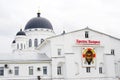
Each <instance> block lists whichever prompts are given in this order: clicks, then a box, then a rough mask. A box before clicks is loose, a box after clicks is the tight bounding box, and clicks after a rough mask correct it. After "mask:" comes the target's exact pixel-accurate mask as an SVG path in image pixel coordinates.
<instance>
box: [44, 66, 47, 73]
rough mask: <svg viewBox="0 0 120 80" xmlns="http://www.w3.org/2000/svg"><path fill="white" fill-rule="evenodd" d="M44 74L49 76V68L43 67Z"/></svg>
mask: <svg viewBox="0 0 120 80" xmlns="http://www.w3.org/2000/svg"><path fill="white" fill-rule="evenodd" d="M43 74H45V75H46V74H47V66H44V67H43Z"/></svg>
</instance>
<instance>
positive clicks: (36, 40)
mask: <svg viewBox="0 0 120 80" xmlns="http://www.w3.org/2000/svg"><path fill="white" fill-rule="evenodd" d="M34 46H35V47H38V39H35V40H34Z"/></svg>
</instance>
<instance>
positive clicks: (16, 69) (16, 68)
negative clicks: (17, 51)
mask: <svg viewBox="0 0 120 80" xmlns="http://www.w3.org/2000/svg"><path fill="white" fill-rule="evenodd" d="M14 75H19V67H18V66H15V67H14Z"/></svg>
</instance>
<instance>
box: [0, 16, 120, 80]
mask: <svg viewBox="0 0 120 80" xmlns="http://www.w3.org/2000/svg"><path fill="white" fill-rule="evenodd" d="M40 19H41V18H40ZM42 20H43V19H42ZM30 39H31V43H30ZM35 39H37V41H35ZM41 40H43V41H42V42H41ZM119 44H120V39H118V38H115V37H112V36H110V35H107V34H104V33H101V32H98V31H95V30H92V29H90V28H84V29H81V30H77V31H73V32H69V33H64V34H61V35H55V33H54V31H53V29H52V28H49V27H47V28H46V27H40V28H38V27H37V28H34V27H32V28H29V29H25V30H24V31H22V30H20V31H19V32H18V33H17V35H16V37H15V40H14V42H13V43H12V48H13V52H12V53H8V54H1V56H0V80H40V79H39V78H41V79H43V80H44V79H46V80H118V79H119V78H120V49H119V48H120V45H119Z"/></svg>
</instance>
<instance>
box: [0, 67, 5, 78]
mask: <svg viewBox="0 0 120 80" xmlns="http://www.w3.org/2000/svg"><path fill="white" fill-rule="evenodd" d="M0 76H4V67H0Z"/></svg>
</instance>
